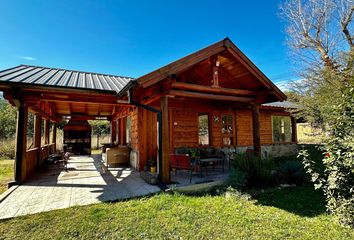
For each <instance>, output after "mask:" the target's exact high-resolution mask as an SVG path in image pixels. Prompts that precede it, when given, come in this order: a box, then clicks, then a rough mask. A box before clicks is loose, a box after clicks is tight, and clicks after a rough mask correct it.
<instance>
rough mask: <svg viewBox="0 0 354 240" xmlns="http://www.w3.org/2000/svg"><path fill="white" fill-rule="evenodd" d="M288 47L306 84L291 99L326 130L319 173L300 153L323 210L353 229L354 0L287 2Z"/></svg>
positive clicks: (295, 88) (284, 6)
mask: <svg viewBox="0 0 354 240" xmlns="http://www.w3.org/2000/svg"><path fill="white" fill-rule="evenodd" d="M280 9H281V13H282V16H283V17H284V19H285V21H286V23H287V28H286V30H287V33H288V43H289V46H291V49H292V52H293V53H294V56H295V60H296V62H298V63H299V62H300V63H301V64H300V65H298V67H299V70H300V72H301V74H299V75H301V76H302V77H303V78H304V80H302V81H299V82H296V83H294V84H293V85H292V94H291V98H290V99H291V100H293V101H296V102H297V103H298V106H299V107H300V111H301V114H302V116H304V117H305V118H306V119H307V120H308V121H310V122H314V123H317V124H319V125H321V126H322V128H326V129H327V130H329V131H330V133H331V134H330V136H329V138H328V139H327V140H326V141H325V143H324V146H323V151H324V153H325V157H324V159H323V165H324V166H325V171H324V172H323V173H321V172H317V171H316V168H315V163H314V162H313V161H312V160H311V156H309V154H308V153H307V152H306V151H301V152H300V157H302V158H303V162H304V164H305V168H306V169H307V172H308V173H309V174H310V175H311V177H312V181H313V182H314V183H315V187H316V188H321V189H322V190H323V191H324V193H325V196H326V200H327V209H328V210H329V211H330V212H332V213H334V214H336V215H338V216H339V219H340V222H341V223H342V224H344V225H348V226H351V227H354V78H353V76H354V75H353V71H354V70H353V67H354V66H353V64H354V44H353V41H354V38H353V35H352V34H353V17H354V16H353V15H354V2H353V1H352V0H321V1H317V0H307V1H305V0H304V1H302V0H287V1H285V2H284V3H283V4H282V5H281V7H280Z"/></svg>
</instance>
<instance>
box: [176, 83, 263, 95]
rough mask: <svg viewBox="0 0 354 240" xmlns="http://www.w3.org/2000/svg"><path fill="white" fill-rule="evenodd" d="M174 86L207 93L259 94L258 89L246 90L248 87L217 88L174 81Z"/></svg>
mask: <svg viewBox="0 0 354 240" xmlns="http://www.w3.org/2000/svg"><path fill="white" fill-rule="evenodd" d="M171 87H172V88H175V89H181V90H189V91H196V92H205V93H218V94H226V95H246V96H249V95H252V96H255V95H257V92H256V91H252V90H246V89H232V88H221V87H218V88H215V87H209V86H203V85H199V84H192V83H184V82H174V83H172V84H171Z"/></svg>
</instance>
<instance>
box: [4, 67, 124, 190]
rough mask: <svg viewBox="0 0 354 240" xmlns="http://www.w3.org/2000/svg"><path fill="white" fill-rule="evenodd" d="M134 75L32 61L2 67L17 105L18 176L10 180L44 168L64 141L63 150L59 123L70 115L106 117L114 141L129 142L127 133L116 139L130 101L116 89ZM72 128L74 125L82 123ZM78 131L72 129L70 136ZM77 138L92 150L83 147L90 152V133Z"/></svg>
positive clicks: (6, 90)
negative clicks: (39, 64)
mask: <svg viewBox="0 0 354 240" xmlns="http://www.w3.org/2000/svg"><path fill="white" fill-rule="evenodd" d="M130 80H131V78H128V77H119V76H112V75H103V74H97V73H91V72H79V71H75V70H64V69H57V68H46V67H37V66H28V65H21V66H18V67H14V68H11V69H7V70H3V71H0V90H1V91H3V96H4V98H5V99H6V100H8V101H9V103H11V104H12V105H13V106H15V107H16V108H17V130H16V156H15V168H14V180H15V181H14V182H12V183H10V184H9V185H10V186H12V185H16V184H21V183H23V182H25V181H26V180H28V179H31V177H32V176H33V175H35V174H36V173H37V172H39V171H41V169H42V168H43V167H44V165H45V159H46V158H47V157H48V156H49V155H50V154H53V153H56V152H60V151H63V150H65V145H66V144H67V143H66V142H65V140H64V142H63V145H64V149H58V148H57V127H58V124H61V125H63V124H66V123H67V122H68V121H69V120H70V122H71V121H74V122H77V123H83V122H86V121H87V120H107V121H109V122H110V123H111V142H112V143H116V144H125V141H124V140H123V138H120V140H121V141H119V139H118V141H116V139H117V132H116V128H115V124H116V120H117V116H118V114H119V113H121V112H126V111H129V109H130V107H131V105H130V104H128V102H127V101H126V100H124V99H123V100H118V99H117V96H116V94H117V92H118V91H119V90H120V89H122V88H123V86H125V85H126V84H127V83H128V82H129V81H130ZM29 113H31V114H33V115H34V121H33V125H34V130H33V132H32V133H30V132H29V124H30V122H29ZM70 127H71V128H70V129H73V130H75V128H79V127H82V126H70ZM61 128H63V126H61ZM64 130H65V128H64ZM77 133H78V132H77V131H72V134H71V135H75V134H77ZM29 135H31V136H33V137H32V138H33V144H29V143H28V141H30V142H31V141H32V139H31V138H30V137H29ZM64 139H65V136H64ZM69 140H70V139H69ZM74 141H76V142H78V141H81V143H82V142H84V143H87V144H86V145H87V146H85V147H87V148H89V151H85V152H86V153H90V152H91V150H90V149H91V132H88V135H87V136H85V137H81V138H80V139H79V138H75V139H74ZM82 146H83V145H82V144H81V145H79V147H82Z"/></svg>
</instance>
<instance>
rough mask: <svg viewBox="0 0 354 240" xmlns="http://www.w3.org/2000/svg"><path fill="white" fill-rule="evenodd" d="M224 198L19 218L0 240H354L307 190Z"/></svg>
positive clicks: (163, 199)
mask: <svg viewBox="0 0 354 240" xmlns="http://www.w3.org/2000/svg"><path fill="white" fill-rule="evenodd" d="M228 196H229V197H226V195H224V194H220V195H218V196H210V195H209V196H185V195H178V194H171V195H168V194H159V195H156V196H153V197H150V198H141V199H133V200H129V201H125V202H118V203H104V204H96V205H90V206H83V207H73V208H69V209H64V210H57V211H51V212H46V213H40V214H35V215H31V216H25V217H18V218H14V219H11V220H5V221H0V239H2V238H3V239H41V240H44V239H180V238H183V239H321V240H324V239H354V231H353V230H350V229H346V228H343V227H341V226H339V225H338V224H337V222H336V219H335V218H334V217H333V216H330V215H328V214H326V213H325V212H324V203H323V199H322V197H321V194H320V193H319V192H315V191H314V190H313V189H312V187H310V186H304V187H297V188H292V189H283V190H273V191H267V192H264V193H263V194H260V195H258V197H257V199H256V200H253V201H249V200H245V199H242V198H237V197H233V196H232V195H231V197H230V195H228Z"/></svg>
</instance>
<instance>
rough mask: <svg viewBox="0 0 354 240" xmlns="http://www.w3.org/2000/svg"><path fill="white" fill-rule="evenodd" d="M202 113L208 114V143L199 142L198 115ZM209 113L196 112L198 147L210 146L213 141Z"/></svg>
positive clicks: (203, 113)
mask: <svg viewBox="0 0 354 240" xmlns="http://www.w3.org/2000/svg"><path fill="white" fill-rule="evenodd" d="M202 115H207V116H208V144H205V145H203V144H200V142H199V117H200V116H202ZM211 115H212V114H211V113H210V112H198V119H197V122H198V146H199V147H210V146H212V144H213V142H212V131H213V130H212V127H213V126H212V125H211Z"/></svg>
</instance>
